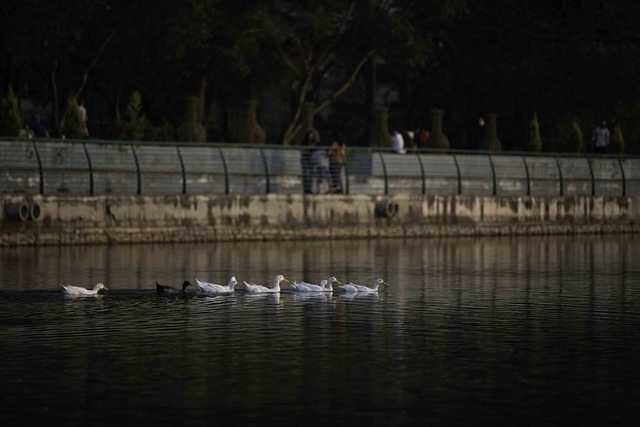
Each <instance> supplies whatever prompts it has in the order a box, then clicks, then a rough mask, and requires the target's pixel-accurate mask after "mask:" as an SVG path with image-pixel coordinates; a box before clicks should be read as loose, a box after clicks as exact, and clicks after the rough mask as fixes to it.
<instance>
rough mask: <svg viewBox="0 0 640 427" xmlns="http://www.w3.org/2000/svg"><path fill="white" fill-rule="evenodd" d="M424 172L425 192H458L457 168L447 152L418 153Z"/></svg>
mask: <svg viewBox="0 0 640 427" xmlns="http://www.w3.org/2000/svg"><path fill="white" fill-rule="evenodd" d="M420 159H421V160H422V166H423V167H424V174H425V193H426V194H438V195H450V194H458V168H457V166H456V161H455V157H454V156H452V155H448V154H420Z"/></svg>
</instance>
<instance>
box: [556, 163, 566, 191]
mask: <svg viewBox="0 0 640 427" xmlns="http://www.w3.org/2000/svg"><path fill="white" fill-rule="evenodd" d="M555 159H556V166H557V167H558V178H559V179H560V194H559V196H560V197H562V196H564V182H563V179H562V168H561V167H560V159H558V158H557V157H556V158H555Z"/></svg>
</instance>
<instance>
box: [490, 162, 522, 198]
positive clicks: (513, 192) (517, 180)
mask: <svg viewBox="0 0 640 427" xmlns="http://www.w3.org/2000/svg"><path fill="white" fill-rule="evenodd" d="M491 160H492V161H493V167H494V169H495V173H496V195H500V196H526V195H527V191H528V189H529V183H528V177H527V168H526V165H525V163H524V159H523V158H522V156H509V155H505V156H502V155H501V156H493V157H492V158H491Z"/></svg>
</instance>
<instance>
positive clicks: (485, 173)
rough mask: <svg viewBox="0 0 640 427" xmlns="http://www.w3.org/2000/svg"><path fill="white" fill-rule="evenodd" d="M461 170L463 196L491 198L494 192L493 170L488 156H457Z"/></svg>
mask: <svg viewBox="0 0 640 427" xmlns="http://www.w3.org/2000/svg"><path fill="white" fill-rule="evenodd" d="M456 159H457V161H458V166H459V168H460V176H461V177H462V179H461V182H460V183H461V187H462V194H474V195H477V196H491V195H493V192H494V188H493V187H494V181H493V169H492V167H491V159H490V157H489V156H487V155H473V154H461V155H456Z"/></svg>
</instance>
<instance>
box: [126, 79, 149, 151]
mask: <svg viewBox="0 0 640 427" xmlns="http://www.w3.org/2000/svg"><path fill="white" fill-rule="evenodd" d="M146 128H147V119H146V117H145V116H144V113H143V111H142V97H141V96H140V92H138V91H134V92H133V93H132V94H131V98H130V99H129V103H128V104H127V107H126V108H125V111H124V120H123V121H122V123H121V124H120V138H121V139H124V140H127V141H142V140H143V139H144V136H145V130H146Z"/></svg>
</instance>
